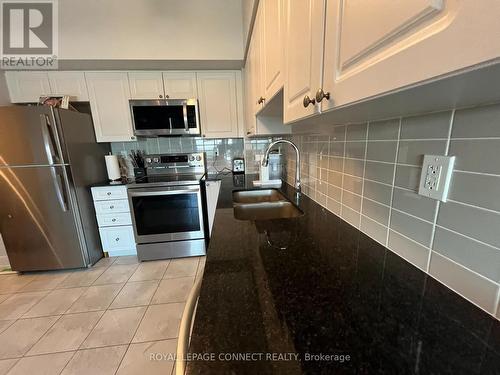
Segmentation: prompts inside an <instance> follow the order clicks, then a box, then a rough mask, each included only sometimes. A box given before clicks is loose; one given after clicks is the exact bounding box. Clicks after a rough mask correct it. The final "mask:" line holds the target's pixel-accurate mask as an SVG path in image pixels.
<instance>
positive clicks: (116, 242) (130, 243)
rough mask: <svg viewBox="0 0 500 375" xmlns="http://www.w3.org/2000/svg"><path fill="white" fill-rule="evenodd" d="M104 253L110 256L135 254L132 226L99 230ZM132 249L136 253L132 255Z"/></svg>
mask: <svg viewBox="0 0 500 375" xmlns="http://www.w3.org/2000/svg"><path fill="white" fill-rule="evenodd" d="M99 234H100V235H101V242H102V247H103V250H104V251H107V252H108V253H109V255H110V256H117V255H131V254H135V239H134V229H133V228H132V225H125V226H121V227H105V228H99ZM132 249H134V252H133V253H132Z"/></svg>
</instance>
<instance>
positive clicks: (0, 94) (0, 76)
mask: <svg viewBox="0 0 500 375" xmlns="http://www.w3.org/2000/svg"><path fill="white" fill-rule="evenodd" d="M9 104H10V98H9V91H8V89H7V82H5V72H3V71H0V105H9ZM0 250H1V241H0ZM0 255H1V254H0Z"/></svg>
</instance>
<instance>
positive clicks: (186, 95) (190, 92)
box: [163, 72, 198, 99]
mask: <svg viewBox="0 0 500 375" xmlns="http://www.w3.org/2000/svg"><path fill="white" fill-rule="evenodd" d="M163 85H164V89H165V95H166V97H167V99H196V98H198V90H197V88H196V73H195V72H163Z"/></svg>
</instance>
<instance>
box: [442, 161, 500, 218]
mask: <svg viewBox="0 0 500 375" xmlns="http://www.w3.org/2000/svg"><path fill="white" fill-rule="evenodd" d="M479 187H480V191H479V193H478V194H472V192H475V191H478V188H479ZM499 192H500V176H491V175H484V174H483V175H481V174H475V173H466V172H457V171H455V172H454V173H453V178H452V180H451V187H450V192H449V195H448V198H449V199H453V200H456V201H459V202H463V203H468V204H471V205H474V206H478V207H483V208H489V209H491V210H495V211H500V199H498V196H499Z"/></svg>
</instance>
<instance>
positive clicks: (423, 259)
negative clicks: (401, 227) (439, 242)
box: [387, 230, 430, 270]
mask: <svg viewBox="0 0 500 375" xmlns="http://www.w3.org/2000/svg"><path fill="white" fill-rule="evenodd" d="M387 247H388V248H389V249H391V250H392V251H394V252H395V253H396V254H398V255H399V256H401V257H402V258H404V259H406V260H407V261H408V262H410V263H412V264H414V265H415V266H417V267H418V268H420V269H422V270H426V268H427V261H428V258H429V252H430V250H429V249H428V248H427V247H425V246H422V245H419V244H418V243H415V242H413V241H411V240H409V239H408V238H405V237H404V236H402V235H400V234H399V233H396V232H394V231H392V230H389V241H388V243H387Z"/></svg>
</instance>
